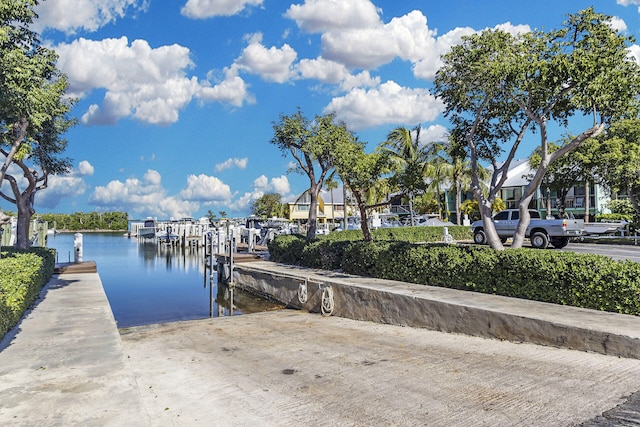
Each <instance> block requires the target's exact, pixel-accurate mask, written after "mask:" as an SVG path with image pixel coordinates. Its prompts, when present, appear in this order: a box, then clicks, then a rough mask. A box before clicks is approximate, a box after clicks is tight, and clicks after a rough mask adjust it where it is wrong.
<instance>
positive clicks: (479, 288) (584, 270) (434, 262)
mask: <svg viewBox="0 0 640 427" xmlns="http://www.w3.org/2000/svg"><path fill="white" fill-rule="evenodd" d="M407 228H409V227H407ZM413 228H432V227H413ZM452 228H453V227H452ZM461 228H462V227H461ZM385 230H388V229H385ZM377 231H378V230H377ZM342 233H345V234H344V235H342V237H349V238H355V237H357V236H356V234H355V233H352V234H351V235H348V234H346V232H341V233H334V234H336V235H337V234H342ZM294 239H295V238H294V237H293V236H281V237H278V238H277V239H276V240H275V241H274V242H273V244H272V245H270V247H269V248H270V250H271V248H272V247H273V248H274V249H275V248H278V247H280V248H282V247H287V248H288V251H282V253H284V252H286V253H287V254H292V253H293V252H297V253H298V254H302V255H301V256H300V255H299V256H297V257H290V259H292V258H295V262H293V263H295V264H299V265H304V266H308V267H313V268H323V269H332V270H336V269H338V268H340V269H342V270H343V271H344V272H345V273H349V274H355V275H360V276H367V277H376V278H382V279H389V280H398V281H403V282H410V283H417V284H423V285H430V286H440V287H447V288H453V289H461V290H470V291H476V292H482V293H488V294H497V295H504V296H509V297H515V298H524V299H530V300H535V301H543V302H549V303H555V304H563V305H572V306H576V307H583V308H589V309H595V310H605V311H610V312H615V313H623V314H632V315H640V264H639V263H634V262H630V261H626V262H619V261H613V260H611V259H610V258H608V257H604V256H600V255H592V254H578V253H573V252H561V251H551V250H549V251H541V250H535V249H528V248H526V249H506V250H503V251H495V250H492V249H490V248H487V247H481V246H467V245H460V246H459V245H447V244H444V243H428V244H416V243H410V242H407V241H391V240H378V241H372V242H364V241H361V240H359V241H356V240H346V239H345V240H338V239H337V238H336V237H334V239H319V240H316V241H313V242H309V243H307V241H306V240H304V239H301V238H298V239H297V240H295V244H294ZM301 245H302V247H301ZM276 253H277V254H279V253H278V252H276ZM272 260H273V261H277V262H287V261H284V259H279V255H276V256H275V257H274V256H273V254H272Z"/></svg>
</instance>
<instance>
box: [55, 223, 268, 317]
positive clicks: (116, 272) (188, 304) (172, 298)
mask: <svg viewBox="0 0 640 427" xmlns="http://www.w3.org/2000/svg"><path fill="white" fill-rule="evenodd" d="M82 239H83V257H82V259H83V260H84V261H95V262H96V264H97V267H98V274H99V275H100V279H101V280H102V285H103V287H104V290H105V293H106V295H107V298H108V299H109V304H110V305H111V309H112V311H113V315H114V317H115V319H116V322H117V323H118V327H119V328H124V327H131V326H140V325H146V324H151V323H163V322H172V321H178V320H191V319H203V318H207V317H219V316H228V315H232V314H233V315H239V314H243V313H245V314H246V313H254V312H259V311H265V310H270V309H275V308H277V305H275V304H273V303H271V302H270V301H267V300H264V299H262V298H259V297H257V296H255V295H252V294H249V293H246V292H243V291H241V290H239V289H236V290H235V291H234V293H233V302H234V310H233V312H232V311H231V307H230V299H231V298H230V292H229V290H228V289H226V287H224V286H223V285H221V286H218V284H217V283H216V279H217V274H216V272H215V271H214V272H213V275H212V278H211V277H210V276H211V274H210V271H209V269H208V268H206V263H205V260H204V249H202V248H186V249H183V248H180V247H173V246H168V245H159V244H157V243H155V242H154V241H139V240H137V239H135V238H127V237H125V236H123V233H83V236H82ZM73 240H74V234H73V233H59V234H56V235H49V236H47V247H50V248H54V249H56V251H57V261H58V262H69V261H73V257H74V252H73ZM211 281H212V283H210V282H211Z"/></svg>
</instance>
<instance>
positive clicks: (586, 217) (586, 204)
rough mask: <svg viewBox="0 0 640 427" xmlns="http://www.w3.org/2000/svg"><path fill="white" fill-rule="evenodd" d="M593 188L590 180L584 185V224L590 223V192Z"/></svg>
mask: <svg viewBox="0 0 640 427" xmlns="http://www.w3.org/2000/svg"><path fill="white" fill-rule="evenodd" d="M589 187H591V184H590V183H589V180H588V179H587V180H585V183H584V223H585V224H587V223H588V222H589V199H590V198H591V197H590V196H591V195H590V194H589V190H590V188H589Z"/></svg>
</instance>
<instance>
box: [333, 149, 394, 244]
mask: <svg viewBox="0 0 640 427" xmlns="http://www.w3.org/2000/svg"><path fill="white" fill-rule="evenodd" d="M365 145H366V144H364V143H362V142H359V141H357V140H356V139H355V138H354V139H353V140H352V142H351V143H348V144H340V145H338V146H336V147H335V151H334V153H335V166H336V172H337V173H338V175H339V176H340V178H341V179H342V181H343V182H344V183H345V185H346V186H347V187H348V188H349V191H350V192H351V195H352V197H353V198H354V199H355V201H356V204H357V205H358V211H359V212H360V228H361V229H362V234H363V237H364V240H365V241H370V240H371V232H370V230H369V221H368V216H367V209H368V208H369V206H368V205H367V198H368V196H370V194H368V193H370V192H371V190H372V189H373V188H374V187H375V186H376V183H377V182H378V181H379V180H380V178H381V176H382V175H383V174H384V173H385V172H386V171H387V170H388V168H389V159H388V154H387V153H385V152H380V151H376V152H374V153H368V154H367V153H366V152H365V150H364V149H365Z"/></svg>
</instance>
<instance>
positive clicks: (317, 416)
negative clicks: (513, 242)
mask: <svg viewBox="0 0 640 427" xmlns="http://www.w3.org/2000/svg"><path fill="white" fill-rule="evenodd" d="M98 268H99V266H98ZM238 269H239V270H243V269H244V272H242V271H240V274H251V275H254V276H255V277H256V283H258V282H259V281H262V280H264V279H265V278H264V277H263V276H268V275H270V274H271V275H274V277H275V276H278V277H281V276H282V275H283V274H284V273H286V275H287V277H289V278H296V277H306V278H307V279H308V280H309V281H310V282H311V281H313V280H318V281H323V282H325V283H327V282H328V277H327V276H324V277H323V275H331V273H322V272H314V271H309V270H298V269H292V268H290V267H284V266H277V265H275V264H272V263H267V262H256V263H251V264H250V265H249V264H247V266H238ZM249 269H253V273H249V272H248V270H249ZM269 269H271V271H269ZM282 269H286V271H285V272H283V271H282ZM258 271H259V272H258ZM296 275H298V276H296ZM316 275H319V277H316ZM258 276H260V277H258ZM333 276H336V274H335V273H334V274H333ZM339 276H340V277H333V279H334V280H342V281H344V282H345V283H344V284H340V283H337V282H333V285H332V286H333V287H334V290H335V299H336V305H335V312H334V315H333V316H329V317H325V316H322V315H320V314H317V313H309V312H307V311H305V310H292V309H286V310H279V311H271V312H265V313H258V314H251V315H242V316H236V317H225V318H214V319H205V320H197V321H188V322H176V323H167V324H160V325H149V326H142V327H136V328H128V329H122V330H118V329H117V326H116V323H115V320H114V318H113V315H112V313H111V310H110V308H109V303H108V300H107V298H106V296H105V294H104V290H103V288H102V283H101V281H100V278H99V275H98V273H91V272H89V273H76V272H65V273H62V274H59V275H56V276H54V278H53V279H52V280H51V282H50V283H49V284H48V285H47V286H46V288H45V289H44V290H43V293H42V298H41V300H40V301H39V302H38V304H37V305H36V306H35V308H34V309H33V310H32V311H30V312H29V313H28V314H27V315H26V316H25V318H24V319H23V320H22V321H21V323H20V324H19V325H18V326H17V327H16V328H15V329H14V330H13V331H12V332H10V333H9V336H7V337H5V339H4V340H3V341H2V342H1V343H0V423H1V424H2V425H19V426H32V425H38V426H44V425H46V426H50V425H59V426H68V425H82V426H106V425H113V426H121V425H128V426H148V425H151V426H166V425H175V426H192V425H194V426H200V425H212V426H290V425H329V426H374V425H375V426H378V425H389V426H422V425H429V426H478V425H488V426H514V425H522V426H570V425H588V426H592V425H593V426H596V425H607V426H613V425H638V424H640V396H639V394H638V393H637V392H638V391H639V390H640V359H638V358H634V357H619V356H616V355H612V354H611V353H609V354H602V353H601V352H595V351H578V350H570V349H567V348H563V342H562V340H560V341H556V346H555V347H553V346H546V345H544V346H543V345H537V344H532V343H529V342H513V341H506V340H500V339H489V338H484V337H479V336H469V335H466V334H462V333H445V332H438V331H433V330H428V329H425V328H418V327H407V326H397V325H392V324H383V323H377V322H373V321H362V320H353V319H349V318H345V317H339V315H340V314H341V311H340V310H344V308H341V305H342V304H343V302H344V299H343V298H345V297H344V295H343V293H342V290H340V289H339V288H340V287H342V286H350V287H355V288H358V287H359V286H361V287H362V289H368V290H369V291H368V292H372V290H373V289H374V288H375V289H376V290H377V291H378V292H383V291H384V298H386V299H390V298H394V295H396V294H401V295H406V294H407V293H409V294H412V296H413V297H414V298H417V299H421V298H424V297H425V295H420V294H419V293H418V292H417V290H414V289H413V288H411V286H413V285H411V286H409V288H402V289H401V290H399V289H398V286H399V285H398V284H397V283H393V282H391V283H387V284H385V283H384V282H381V281H375V282H374V283H372V282H370V281H369V279H364V278H353V277H346V276H344V275H339ZM296 280H297V279H296ZM358 280H360V283H358ZM298 281H299V280H298ZM385 285H386V286H387V289H386V290H385V289H384V286H385ZM405 285H406V284H405ZM316 286H318V285H316ZM413 291H415V292H413ZM353 292H355V291H353ZM358 292H360V293H361V294H362V292H364V291H362V290H359V291H358ZM356 293H357V292H356ZM463 294H464V293H463ZM363 295H364V296H366V301H369V302H368V304H369V305H370V306H372V305H373V304H372V296H371V294H369V293H364V294H363ZM436 295H437V298H436ZM454 296H455V298H454ZM475 297H476V294H468V293H467V295H466V296H465V295H462V294H457V293H453V294H451V295H450V296H448V297H447V295H444V294H442V293H434V294H433V295H432V298H435V299H437V300H439V303H443V301H444V299H446V298H453V300H451V301H449V303H450V304H451V306H450V307H451V308H452V309H455V307H458V308H457V309H458V310H461V309H460V308H459V307H460V304H463V305H464V304H468V305H470V306H474V307H479V306H480V305H485V304H486V305H488V307H485V308H486V309H490V311H494V312H502V313H504V316H505V317H510V318H516V317H520V318H527V319H529V320H528V322H534V321H535V319H536V318H538V319H542V320H544V319H545V318H546V319H547V321H548V320H549V319H551V318H553V316H552V314H553V313H552V312H553V310H554V309H555V310H556V313H555V315H554V316H555V319H562V318H563V317H569V318H571V319H573V320H572V321H569V322H565V325H564V328H565V330H566V331H567V336H569V335H568V334H569V329H575V330H576V331H578V330H580V331H589V330H590V331H592V334H590V335H589V336H590V337H593V336H601V335H602V334H606V333H609V334H611V335H612V336H613V335H615V336H616V337H619V338H616V339H617V340H618V342H623V341H625V339H623V338H622V337H625V336H626V337H627V338H626V343H627V344H625V345H626V346H627V347H625V346H620V347H618V346H617V345H616V346H613V348H621V349H624V350H620V351H630V350H629V348H628V345H629V343H633V342H634V340H637V334H638V333H639V331H640V319H638V318H636V317H631V316H622V315H610V314H605V317H606V318H607V321H606V322H605V321H604V319H605V317H602V316H601V313H599V312H590V311H589V310H579V311H577V312H576V311H574V310H573V309H571V308H569V307H559V306H552V307H546V306H547V305H545V309H544V310H542V311H543V314H542V315H535V316H534V315H531V313H528V312H527V311H526V302H522V301H520V300H510V299H503V298H500V297H493V298H497V299H495V300H491V299H490V298H492V297H491V296H482V297H481V298H479V299H476V298H475ZM485 297H486V298H489V299H486V300H485V299H484V298H485ZM314 298H316V297H315V296H314V295H309V303H310V304H314V303H313V299H314ZM467 299H469V301H470V302H469V303H467V302H465V300H467ZM492 301H493V302H492ZM510 301H511V302H512V303H513V304H514V305H513V307H512V308H511V309H509V308H508V303H509V302H510ZM523 304H524V305H523ZM537 304H538V303H533V305H531V306H529V307H530V308H531V309H533V310H534V311H536V310H538V309H539V308H540V307H541V306H539V305H537ZM380 305H381V306H384V305H385V304H384V303H381V304H380ZM390 306H393V304H390ZM566 310H569V311H570V312H571V316H563V313H566ZM368 312H369V313H371V312H372V311H368ZM467 312H468V313H471V310H470V309H469V311H467ZM589 314H592V315H593V318H592V321H590V322H588V321H586V320H585V321H584V322H583V324H582V325H574V323H575V322H577V320H576V319H580V318H581V317H580V316H583V315H584V316H588V315H589ZM474 316H476V318H477V316H479V315H478V314H475V315H474ZM391 317H392V316H390V317H389V319H390V318H391ZM469 317H472V316H471V315H470V316H469ZM531 319H534V320H531ZM583 319H587V317H584V318H583ZM616 319H617V321H616ZM387 320H388V319H387ZM553 322H556V321H555V320H554V321H553ZM553 322H552V323H553ZM470 323H471V322H458V323H457V324H458V325H462V324H470ZM510 324H511V325H517V324H518V322H517V321H516V320H512V321H511V322H510ZM578 326H580V327H578ZM481 329H484V327H483V328H481ZM531 330H533V329H531ZM546 330H547V325H542V326H540V327H539V328H538V333H544V331H546ZM594 330H595V331H598V330H599V331H598V332H597V333H595V334H593V331H594ZM575 333H576V334H578V333H579V332H575ZM582 333H586V332H582ZM522 338H523V339H522V340H521V341H527V339H526V338H527V337H524V336H523V337H522ZM589 339H593V338H589ZM589 339H586V340H585V341H588V340H589ZM567 342H568V340H567ZM612 351H619V350H613V349H612Z"/></svg>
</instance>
